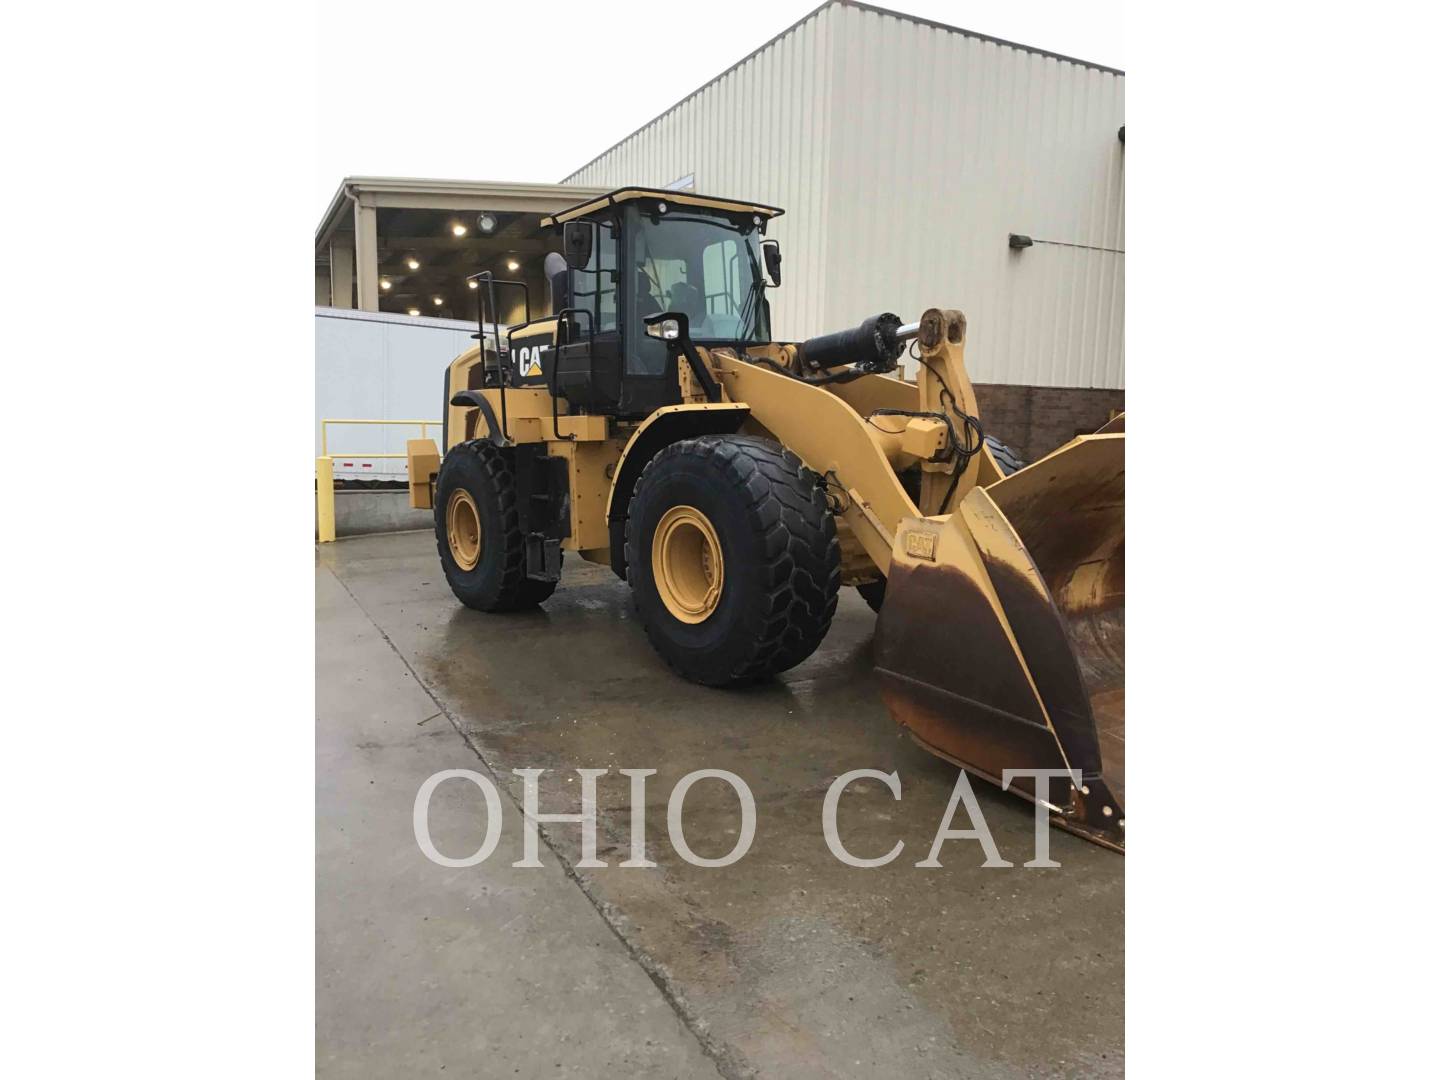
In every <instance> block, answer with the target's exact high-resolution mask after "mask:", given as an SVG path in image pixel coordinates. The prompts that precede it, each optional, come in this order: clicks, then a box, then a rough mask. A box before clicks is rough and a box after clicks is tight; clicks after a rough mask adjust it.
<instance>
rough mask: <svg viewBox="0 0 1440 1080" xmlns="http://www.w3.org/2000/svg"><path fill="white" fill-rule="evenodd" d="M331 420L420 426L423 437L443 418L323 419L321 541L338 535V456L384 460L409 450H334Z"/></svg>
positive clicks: (318, 498) (318, 502)
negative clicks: (336, 510) (336, 470)
mask: <svg viewBox="0 0 1440 1080" xmlns="http://www.w3.org/2000/svg"><path fill="white" fill-rule="evenodd" d="M331 424H377V425H381V426H390V427H418V428H419V429H420V438H422V439H424V438H426V437H427V436H428V434H429V430H430V428H432V427H439V426H440V424H441V422H440V421H439V420H363V419H354V418H349V417H345V418H326V419H322V420H321V421H320V456H319V457H318V458H316V459H315V531H316V534H317V536H318V537H319V540H320V543H322V544H328V543H331V542H333V541H334V539H335V459H336V458H337V457H346V458H352V457H353V458H365V459H366V460H367V461H380V460H386V459H393V458H403V457H406V455H405V454H356V453H345V454H332V453H330V439H329V430H328V429H329V427H330V425H331Z"/></svg>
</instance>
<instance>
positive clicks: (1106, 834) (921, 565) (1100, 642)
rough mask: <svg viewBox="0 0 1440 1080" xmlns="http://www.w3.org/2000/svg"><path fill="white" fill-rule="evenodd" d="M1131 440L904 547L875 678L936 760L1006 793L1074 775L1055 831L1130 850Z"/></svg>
mask: <svg viewBox="0 0 1440 1080" xmlns="http://www.w3.org/2000/svg"><path fill="white" fill-rule="evenodd" d="M1124 438H1125V437H1124V435H1123V434H1105V435H1095V436H1083V437H1081V438H1079V439H1076V440H1075V441H1074V442H1072V443H1070V444H1068V445H1067V446H1065V447H1063V448H1062V449H1060V450H1058V451H1056V452H1055V453H1054V454H1051V455H1050V456H1049V457H1047V458H1044V459H1042V460H1041V461H1038V462H1036V463H1035V464H1034V465H1031V466H1029V467H1028V468H1026V469H1022V470H1021V471H1019V472H1017V473H1014V474H1013V475H1011V476H1009V477H1007V478H1005V479H1004V480H1001V481H999V482H997V483H995V484H992V485H991V486H990V487H988V488H975V489H973V490H972V491H971V492H970V493H969V494H968V495H967V496H966V497H965V498H964V499H963V500H962V501H961V503H960V505H959V506H958V507H957V508H956V510H955V512H954V513H952V514H950V515H948V516H945V517H936V518H908V519H905V520H904V521H902V522H901V525H900V528H899V530H898V531H897V534H896V538H895V545H894V550H893V553H892V561H891V567H890V574H889V578H888V581H887V585H886V592H885V603H884V606H883V607H882V609H881V612H880V622H879V628H878V631H877V643H876V668H877V672H878V674H879V677H880V682H881V687H882V692H883V693H884V696H885V700H886V704H887V705H888V706H889V708H890V711H891V714H892V715H893V716H894V717H895V719H896V720H897V721H899V722H900V723H901V724H902V725H904V726H905V727H906V728H907V729H909V731H910V733H911V734H912V735H913V736H914V737H915V739H916V740H917V741H918V742H920V743H921V744H922V745H924V746H925V747H926V748H927V749H929V750H930V751H932V752H933V753H936V754H938V755H939V756H941V757H944V758H947V759H949V760H950V761H953V762H955V763H956V764H959V765H961V766H963V767H964V768H966V769H967V770H969V771H972V772H974V773H976V774H977V775H979V776H983V777H984V778H986V779H988V780H991V781H992V782H994V783H997V784H998V783H1000V781H1001V776H1002V773H1003V772H1004V771H1005V770H1006V769H1065V770H1070V771H1071V772H1072V773H1078V774H1079V777H1080V782H1079V783H1078V784H1073V785H1072V784H1071V783H1070V782H1068V781H1063V780H1056V781H1051V782H1050V783H1049V784H1048V786H1047V787H1046V788H1045V789H1043V790H1038V791H1037V790H1035V789H1034V787H1033V785H1032V786H1029V787H1027V786H1025V785H1026V784H1028V783H1029V782H1028V781H1023V780H1022V781H1017V782H1016V783H1015V784H1013V785H1011V786H1012V787H1013V788H1017V789H1018V790H1020V793H1021V794H1023V795H1025V796H1026V797H1028V798H1031V799H1034V800H1036V801H1040V802H1044V803H1046V804H1048V805H1049V806H1050V807H1051V808H1052V810H1054V815H1053V816H1052V821H1053V823H1054V824H1056V825H1058V826H1059V827H1061V828H1064V829H1068V830H1070V831H1072V832H1075V833H1077V834H1079V835H1082V836H1085V837H1086V838H1088V839H1091V840H1094V841H1095V842H1097V843H1101V844H1103V845H1105V846H1107V847H1111V848H1115V849H1117V850H1123V849H1124V808H1123V807H1124V802H1123V800H1124V746H1125V706H1124V659H1125V648H1124V506H1125V496H1124V469H1125V465H1124Z"/></svg>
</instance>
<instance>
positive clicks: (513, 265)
mask: <svg viewBox="0 0 1440 1080" xmlns="http://www.w3.org/2000/svg"><path fill="white" fill-rule="evenodd" d="M505 269H506V270H509V271H510V272H511V273H512V274H513V273H514V272H515V271H516V270H519V269H520V264H519V263H518V262H516V261H515V260H514V259H511V260H510V261H509V262H507V263H506V264H505Z"/></svg>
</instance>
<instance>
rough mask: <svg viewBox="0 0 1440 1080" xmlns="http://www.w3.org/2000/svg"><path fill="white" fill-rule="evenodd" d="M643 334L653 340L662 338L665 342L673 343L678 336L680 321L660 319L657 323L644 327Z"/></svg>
mask: <svg viewBox="0 0 1440 1080" xmlns="http://www.w3.org/2000/svg"><path fill="white" fill-rule="evenodd" d="M645 333H647V334H649V335H650V336H651V337H654V338H664V339H665V340H666V341H674V340H675V339H676V338H678V337H679V336H680V320H679V319H661V320H660V321H659V322H653V323H649V324H648V325H647V326H646V327H645Z"/></svg>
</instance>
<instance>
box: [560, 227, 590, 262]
mask: <svg viewBox="0 0 1440 1080" xmlns="http://www.w3.org/2000/svg"><path fill="white" fill-rule="evenodd" d="M563 237H564V244H563V246H564V248H565V265H566V266H568V267H570V269H571V270H584V269H585V267H587V266H588V265H590V253H591V252H592V251H594V250H595V223H594V222H593V221H567V222H565V229H564V232H563Z"/></svg>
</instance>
